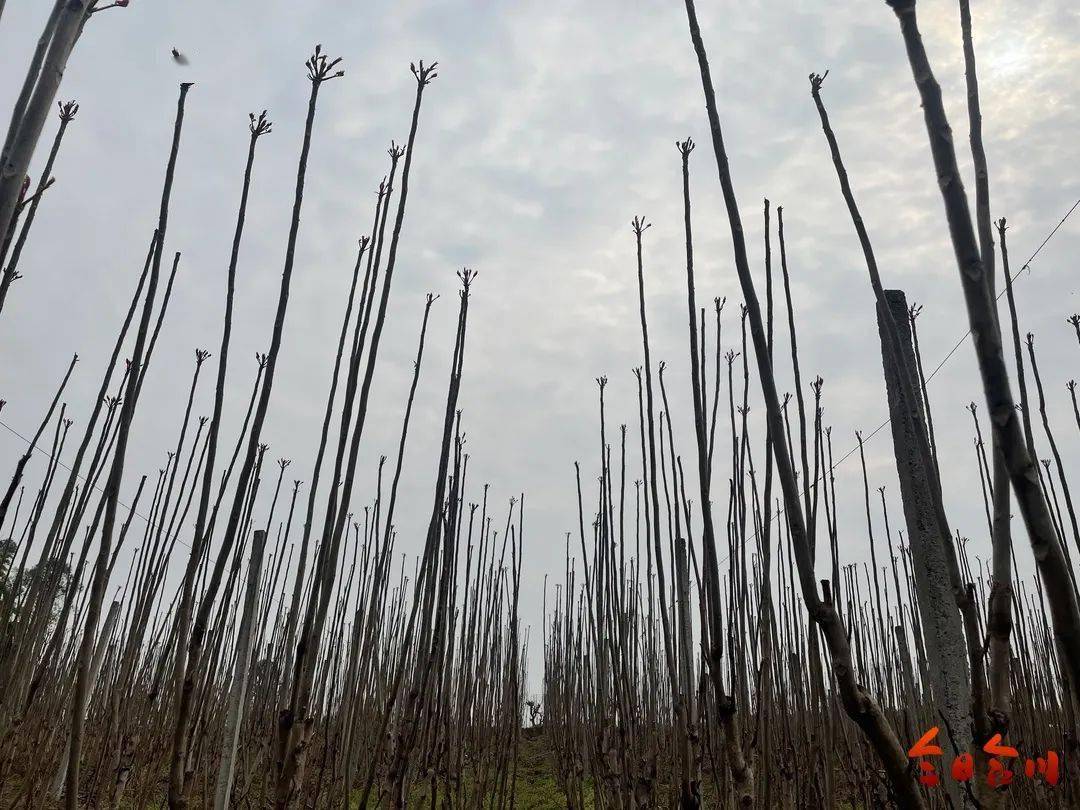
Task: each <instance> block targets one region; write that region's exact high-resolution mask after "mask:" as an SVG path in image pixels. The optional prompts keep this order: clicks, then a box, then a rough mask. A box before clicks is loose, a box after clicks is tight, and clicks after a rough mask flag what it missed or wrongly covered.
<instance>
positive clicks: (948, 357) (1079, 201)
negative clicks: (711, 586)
mask: <svg viewBox="0 0 1080 810" xmlns="http://www.w3.org/2000/svg"><path fill="white" fill-rule="evenodd" d="M1078 207H1080V198H1078V199H1077V200H1076V202H1074V203H1073V204H1072V207H1071V208H1070V209H1069V210H1068V211H1066V212H1065V216H1063V217H1062V218H1061V220H1060V221H1059V222H1058V224H1057V225H1055V226H1054V227H1053V228H1052V229H1051V230H1050V233H1048V234H1047V235H1046V238H1045V239H1043V240H1042V242H1040V243H1039V246H1038V247H1037V248H1035V252H1034V253H1032V254H1031V255H1030V256H1028V259H1027V261H1026V262H1024V264H1023V265H1021V267H1020V269H1019V270H1017V271H1016V272H1015V273H1013V274H1012V276H1011V277H1010V279H1009V282H1010V283H1012V282H1014V281H1016V280H1017V279H1018V278H1019V277H1020V274H1021V273H1023V272H1024V271H1025V270H1027V271H1029V274H1030V271H1031V263H1032V262H1033V261H1035V257H1036V256H1038V255H1039V254H1040V253H1041V252H1042V249H1043V248H1044V247H1046V243H1047V242H1049V241H1050V240H1051V239H1053V238H1054V235H1055V234H1056V233H1057V232H1058V231H1059V230H1060V229H1061V226H1062V225H1064V224H1065V221H1066V220H1067V219H1068V218H1069V217H1071V216H1072V214H1073V211H1075V210H1076V209H1077V208H1078ZM1007 289H1008V288H1006V289H1004V290H1002V291H1001V292H999V293H998V294H997V297H996V298H995V299H994V300H995V301H1000V300H1001V296H1003V295H1005V293H1006V292H1007ZM970 335H971V329H970V328H969V329H968V330H967V331H966V332H964V334H962V335H961V336H960V338H959V339H958V340H957V341H956V343H955V344H954V345H953V347H952V348H951V349H949V351H948V353H947V354H946V355H945V356H944V357H943V358H942V359H941V362H940V363H938V364H937V365H936V366H935V367H934V370H933V371H931V372H930V374H929V376H927V378H926V384H927V385H929V384H930V381H931V380H932V379H934V377H935V376H937V373H938V372H939V371H941V369H942V368H943V367H944V366H945V364H946V363H948V362H949V360H951V359H952V356H953V355H954V354H956V350H957V349H959V348H960V347H961V346H962V345H963V343H964V341H965V340H967V339H968V337H969V336H970ZM891 422H892V417H886V419H885V421H884V422H882V423H881V424H880V425H878V426H877V427H876V428H874V430H873V431H872V432H871V433H870V434H869V435H867V436H866V437H865V438H864V439H863V445H864V446H865V445H866V444H868V443H869V442H870V440H871V439H872V438H874V437H875V436H876V435H877V434H878V433H879V432H881V429H882V428H883V427H885V426H886V425H888V424H890V423H891ZM858 449H859V446H858V445H855V446H854V447H852V448H851V449H850V450H848V451H847V452H846V453H844V455H842V456H841V457H840V460H839V461H836V462H834V463H833V464H832V465H830V466H829V468H828V470H827V471H826V470H822V472H821V480H824V478H825V474H826V472H828V473H829V474H831V473H832V472H833V470H835V469H836V468H837V467H839V466H840V465H841V464H843V463H844V462H845V461H847V460H848V459H849V458H850V457H851V456H852V455H854V453H855V451H856V450H858ZM816 484H817V481H815V482H814V484H811V485H809V486H807V487H806V488H805V489H804V490H803V491H802V492H801V493H800V495H805V494H806V493H807V492H809V491H810V488H811V487H812V486H815V485H816ZM786 511H787V509H786V507H780V508H778V509H777V510H776V512H775V513H774V514H773V515H772V516H771V517H770V518H769V521H770V522H772V521H773V520H776V519H777V518H779V517H780V516H781V515H782V514H784V513H785V512H786ZM757 537H758V530H757V529H755V530H754V533H753V534H752V535H750V536H749V537H747V538H746V539H745V540H743V541H742V543H740V545H739V548H740V550H741V549H742V548H743V547H744V546H745V545H746V544H747V542H749V541H750V540H756V539H757ZM730 559H731V555H730V554H728V555H727V556H726V557H724V558H723V559H722V560H720V561H719V563H717V565H718V566H719V565H720V564H722V563H725V562H727V561H728V560H730Z"/></svg>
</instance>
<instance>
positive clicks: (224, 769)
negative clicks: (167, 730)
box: [214, 529, 266, 810]
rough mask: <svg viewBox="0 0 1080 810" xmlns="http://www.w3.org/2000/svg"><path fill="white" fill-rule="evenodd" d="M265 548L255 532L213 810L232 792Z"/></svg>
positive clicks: (221, 809)
mask: <svg viewBox="0 0 1080 810" xmlns="http://www.w3.org/2000/svg"><path fill="white" fill-rule="evenodd" d="M265 546H266V532H264V531H263V530H262V529H256V530H255V538H254V540H253V541H252V545H251V562H249V563H248V578H247V590H246V591H245V592H244V614H243V616H242V617H241V619H240V630H239V632H238V633H237V637H236V665H235V669H234V670H233V679H232V689H231V691H230V692H229V713H228V714H227V715H226V716H225V730H224V732H223V734H222V740H223V743H224V744H223V746H222V750H221V765H220V766H219V767H218V776H217V787H216V788H215V790H214V810H225V808H227V807H228V806H229V794H230V793H231V792H232V780H233V769H234V767H235V765H236V743H237V740H238V739H239V737H240V723H241V722H242V721H243V719H244V699H245V698H246V696H247V685H248V675H249V674H250V672H251V642H252V639H253V638H254V632H253V631H254V629H255V628H254V627H253V625H254V623H255V606H256V602H257V601H258V597H259V580H260V578H261V576H262V559H263V549H264V548H265Z"/></svg>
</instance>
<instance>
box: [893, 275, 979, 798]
mask: <svg viewBox="0 0 1080 810" xmlns="http://www.w3.org/2000/svg"><path fill="white" fill-rule="evenodd" d="M885 298H886V300H887V301H888V305H889V308H890V309H891V310H892V316H893V321H894V322H895V324H896V330H897V335H896V337H897V338H898V340H897V345H896V350H897V354H896V355H893V354H892V353H891V352H890V351H889V350H888V335H887V332H886V330H887V329H888V323H887V320H886V319H885V318H884V317H883V315H882V313H881V311H880V310H879V311H878V330H879V333H880V336H881V343H882V363H883V366H884V371H885V385H886V390H887V392H888V400H889V417H890V420H891V422H890V425H891V428H892V437H893V450H894V457H895V459H896V474H897V477H898V478H899V480H900V494H901V498H902V500H903V506H904V521H905V523H906V524H907V530H908V543H909V546H910V550H911V557H912V560H913V561H914V566H913V567H914V571H913V574H914V577H915V589H916V592H917V593H918V597H919V598H918V602H919V613H920V616H921V618H922V628H923V638H924V643H925V645H926V655H927V658H928V659H929V664H930V679H931V689H932V691H933V699H934V705H935V707H936V708H937V709H938V710H939V711H940V712H941V715H942V716H943V717H944V719H945V724H946V729H943V733H942V738H941V740H940V744H941V745H942V747H943V748H945V750H946V752H947V753H948V752H949V750H950V747H951V746H950V742H951V741H955V744H956V746H957V748H959V750H960V752H964V751H968V750H970V748H971V682H970V679H969V677H968V666H967V654H966V646H965V638H964V628H963V624H962V622H961V617H960V612H959V610H958V609H957V604H956V598H955V596H954V594H953V590H952V585H951V582H950V577H949V560H948V556H947V551H946V548H945V544H946V543H949V542H951V537H950V535H949V527H948V526H947V525H941V522H940V519H939V517H938V516H937V515H938V509H937V508H936V506H935V502H934V499H935V498H936V497H937V496H936V494H935V491H934V486H935V485H934V480H935V473H934V471H933V470H932V469H929V468H928V465H927V459H926V458H925V457H924V454H922V453H920V452H919V445H918V442H917V439H916V437H915V435H914V430H916V429H921V430H924V431H925V430H926V427H925V420H926V415H925V413H924V412H923V404H922V402H921V401H918V400H916V401H915V402H908V401H907V400H906V398H905V396H904V392H903V389H902V385H901V382H900V374H903V373H907V374H909V375H910V373H911V370H912V369H914V368H915V352H914V350H913V348H912V342H911V329H910V325H909V323H908V318H907V311H908V310H907V299H906V298H905V296H904V293H903V291H902V290H885ZM897 362H901V363H903V364H905V365H906V366H907V371H904V370H902V369H900V368H898V367H897V365H896V364H897ZM920 425H921V426H922V427H921V428H920V427H917V426H920ZM945 784H946V787H947V788H949V792H950V794H951V793H954V792H955V794H956V795H955V796H953V801H954V804H955V805H956V806H963V805H962V804H961V801H962V799H961V795H960V790H959V788H958V787H957V786H956V783H955V782H953V781H950V780H945Z"/></svg>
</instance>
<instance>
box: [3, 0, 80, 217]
mask: <svg viewBox="0 0 1080 810" xmlns="http://www.w3.org/2000/svg"><path fill="white" fill-rule="evenodd" d="M89 3H90V0H64V3H63V7H62V8H60V4H59V3H58V4H57V8H58V9H59V13H58V14H57V12H56V11H55V10H54V12H53V15H54V16H53V17H50V18H49V23H50V25H52V24H53V20H54V18H55V27H53V28H52V32H51V40H50V41H49V47H48V51H47V53H46V55H45V60H44V63H43V64H42V66H41V71H40V74H38V75H37V77H36V79H35V80H34V85H33V87H34V90H33V94H32V95H31V96H30V97H29V101H28V102H27V104H26V108H25V112H22V114H21V115H20V114H19V108H18V107H17V108H16V116H15V117H13V118H12V121H11V125H10V128H9V131H8V140H9V142H10V143H9V144H8V143H6V144H5V146H8V147H9V148H10V151H7V152H6V154H5V155H4V160H3V165H0V234H6V233H7V232H8V228H9V227H10V225H11V221H12V218H13V217H14V216H15V210H16V207H17V206H18V202H19V191H20V189H21V188H22V184H23V178H24V177H26V171H27V169H28V168H29V167H30V159H31V158H32V157H33V156H34V148H35V147H36V146H37V142H38V139H39V138H40V137H41V130H42V128H43V127H44V126H45V119H46V118H47V117H48V115H49V110H51V109H52V105H53V101H54V100H55V99H56V92H57V90H59V89H60V80H61V79H62V78H63V77H64V68H65V67H66V66H67V60H68V57H70V56H71V51H72V49H73V48H74V47H75V42H76V40H78V38H79V34H80V33H82V29H83V25H84V24H85V22H86V18H87V7H88V5H89ZM48 34H49V30H48V26H46V35H48ZM35 58H36V56H35ZM31 71H33V65H31ZM29 80H30V77H28V82H29ZM24 90H25V88H24ZM19 101H20V103H21V102H22V98H21V97H20V99H19Z"/></svg>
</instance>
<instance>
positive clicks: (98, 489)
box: [0, 419, 191, 549]
mask: <svg viewBox="0 0 1080 810" xmlns="http://www.w3.org/2000/svg"><path fill="white" fill-rule="evenodd" d="M0 427H3V428H4V429H5V430H6V431H7V432H8V433H10V434H11V435H12V436H17V437H18V438H20V439H22V440H23V441H24V442H26V443H27V444H30V440H29V439H28V438H26V437H25V436H23V435H22V434H21V433H19V431H17V430H15V428H13V427H12V426H11V425H9V424H8V423H7V422H5V421H4V420H3V419H0ZM33 449H34V450H37V452H39V453H41V454H42V455H44V456H48V457H49V458H50V459H52V454H51V453H48V452H47V451H45V450H43V449H42V448H41V447H38V446H37V445H36V444H35V445H34V448H33ZM56 464H57V465H58V466H60V467H63V468H64V469H65V470H67V471H68V472H71V471H72V470H71V467H70V466H68V465H67V464H65V463H64V462H63V461H61V460H60V459H56ZM75 477H76V478H80V479H82V481H83V482H84V483H87V482H88V479H87V478H86V476H85V475H80V474H78V473H76V474H75ZM92 486H93V488H94V491H95V492H100V493H101V494H102V495H104V494H105V490H103V489H102V488H101V487H100V486H98V485H97V484H94V485H92ZM116 503H117V504H118V505H119V506H122V507H123V508H124V509H126V510H127V511H128V512H129V513H130V514H132V515H135V517H137V518H139V519H141V520H142V522H143V523H146V524H147V525H150V518H148V517H146V515H144V514H142V513H141V512H136V511H134V510H133V509H132V508H131V507H130V506H129V505H128V504H126V503H124V502H123V501H122V500H120V499H119V498H117V499H116ZM11 528H12V530H14V529H15V527H14V526H12V527H11ZM176 542H177V543H179V544H180V545H182V546H184V547H185V548H188V549H190V548H191V546H189V545H188V544H187V543H185V542H184V541H183V540H181V539H180V538H179V537H177V538H176Z"/></svg>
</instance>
